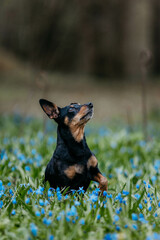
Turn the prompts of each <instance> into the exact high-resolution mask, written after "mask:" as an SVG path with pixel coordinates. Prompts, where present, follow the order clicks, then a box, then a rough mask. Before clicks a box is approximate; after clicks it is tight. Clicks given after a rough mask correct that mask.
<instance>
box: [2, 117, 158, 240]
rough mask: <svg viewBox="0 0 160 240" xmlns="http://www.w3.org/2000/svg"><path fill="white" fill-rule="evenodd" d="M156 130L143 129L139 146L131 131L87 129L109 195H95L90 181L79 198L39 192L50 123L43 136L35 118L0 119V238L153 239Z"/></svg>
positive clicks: (51, 144) (50, 143) (52, 134)
mask: <svg viewBox="0 0 160 240" xmlns="http://www.w3.org/2000/svg"><path fill="white" fill-rule="evenodd" d="M159 130H160V128H159V129H158V127H155V126H150V129H149V135H150V140H149V141H148V142H147V143H146V142H144V141H143V135H142V133H141V130H140V128H138V127H136V128H134V130H132V132H131V131H129V130H128V129H127V128H126V127H125V126H123V127H122V126H121V127H117V126H116V127H115V126H114V127H113V124H112V128H106V127H105V126H104V127H101V128H98V127H96V128H95V126H89V127H88V128H87V129H86V134H87V141H88V145H89V146H90V148H91V149H92V151H93V152H94V153H95V155H96V157H97V159H98V161H99V167H100V169H101V171H102V173H103V174H104V175H105V176H106V177H107V178H108V180H109V189H108V192H107V193H104V195H105V196H99V195H98V188H97V187H98V185H97V184H96V183H94V182H93V183H91V185H90V187H89V189H88V191H87V192H86V193H85V194H84V195H83V194H81V191H79V192H75V193H73V194H71V195H64V194H61V193H60V192H59V191H58V190H56V191H52V190H49V185H46V186H45V188H44V185H43V177H44V170H45V167H46V165H47V162H48V161H49V160H50V158H51V156H52V153H53V151H54V148H55V143H56V124H55V123H54V124H53V123H52V122H51V121H49V122H47V124H46V126H45V134H43V123H42V122H40V121H38V120H36V119H30V118H26V119H22V118H21V117H20V116H7V117H1V118H0V180H1V181H0V239H35V238H36V239H50V240H51V239H53V236H54V239H55V240H58V239H63V240H65V239H76V240H77V239H91V240H93V239H127V240H128V239H160V235H158V236H157V235H156V233H157V234H160V227H159V226H160V217H159V216H160V186H159V182H160V144H159V132H160V131H159ZM135 214H136V215H135ZM37 215H40V216H37ZM106 234H109V235H106ZM34 235H35V236H34ZM148 236H151V237H150V238H149V237H148ZM147 237H148V238H147ZM156 237H157V238H156Z"/></svg>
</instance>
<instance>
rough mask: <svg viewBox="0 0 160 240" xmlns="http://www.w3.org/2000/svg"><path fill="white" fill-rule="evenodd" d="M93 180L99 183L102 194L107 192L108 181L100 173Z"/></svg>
mask: <svg viewBox="0 0 160 240" xmlns="http://www.w3.org/2000/svg"><path fill="white" fill-rule="evenodd" d="M93 180H94V181H96V182H98V183H99V188H100V190H101V192H102V193H103V192H104V191H107V189H108V180H107V178H105V177H104V176H103V175H102V174H101V173H100V172H98V173H97V174H96V175H95V176H94V177H93Z"/></svg>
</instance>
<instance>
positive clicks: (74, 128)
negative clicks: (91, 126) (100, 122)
mask: <svg viewBox="0 0 160 240" xmlns="http://www.w3.org/2000/svg"><path fill="white" fill-rule="evenodd" d="M87 109H88V108H87V106H82V107H81V109H80V111H79V112H78V113H77V114H76V116H75V117H74V118H73V119H72V120H71V122H70V123H69V124H68V125H69V128H70V131H71V133H72V136H73V137H74V139H75V140H76V141H77V142H80V141H81V140H82V139H83V136H84V126H85V123H86V120H85V119H83V120H80V119H81V118H82V117H83V116H84V115H85V114H86V113H87Z"/></svg>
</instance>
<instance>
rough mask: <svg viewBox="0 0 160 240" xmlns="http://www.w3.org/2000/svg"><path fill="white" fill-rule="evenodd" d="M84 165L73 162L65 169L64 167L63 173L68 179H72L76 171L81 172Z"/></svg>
mask: <svg viewBox="0 0 160 240" xmlns="http://www.w3.org/2000/svg"><path fill="white" fill-rule="evenodd" d="M83 170H84V166H82V165H79V164H74V165H72V166H69V167H68V168H67V169H65V171H64V173H65V174H66V176H67V177H68V178H70V179H73V178H74V176H75V175H76V173H78V174H81V173H83Z"/></svg>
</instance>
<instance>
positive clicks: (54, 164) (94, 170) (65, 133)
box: [39, 99, 107, 192]
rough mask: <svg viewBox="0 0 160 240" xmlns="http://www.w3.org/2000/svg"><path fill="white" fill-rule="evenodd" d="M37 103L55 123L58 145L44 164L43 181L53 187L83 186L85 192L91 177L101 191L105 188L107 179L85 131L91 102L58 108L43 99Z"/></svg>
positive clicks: (91, 105)
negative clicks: (45, 166) (90, 147)
mask: <svg viewBox="0 0 160 240" xmlns="http://www.w3.org/2000/svg"><path fill="white" fill-rule="evenodd" d="M39 102H40V105H41V107H42V109H43V110H44V112H45V113H46V114H47V115H48V117H49V118H50V119H54V120H55V121H56V122H57V124H58V129H57V146H56V149H55V151H54V153H53V156H52V158H51V160H50V162H49V163H48V165H47V168H46V171H45V181H49V183H50V186H51V187H53V188H57V187H60V189H64V188H65V187H67V188H69V190H71V189H75V190H78V189H79V187H83V189H84V190H85V191H86V189H87V188H88V186H89V184H90V182H91V181H92V180H93V181H97V182H98V183H99V188H100V190H101V191H102V192H103V191H104V190H107V179H106V178H105V177H104V176H103V175H102V174H101V172H100V170H99V169H98V162H97V159H96V157H95V156H94V154H93V153H92V152H91V150H90V149H89V147H88V145H87V143H86V138H85V134H84V127H85V124H86V123H87V122H88V121H89V120H90V119H91V117H92V115H93V104H92V103H87V104H83V105H80V104H78V103H71V104H70V105H69V106H66V107H63V108H60V107H57V106H56V105H55V104H54V103H52V102H49V101H47V100H44V99H40V101H39Z"/></svg>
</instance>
